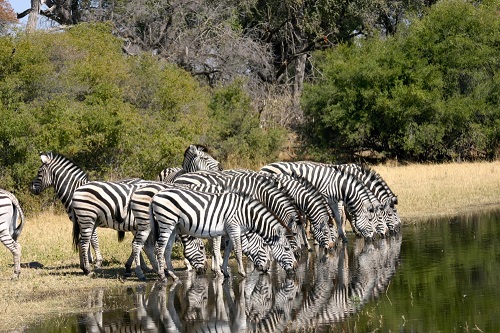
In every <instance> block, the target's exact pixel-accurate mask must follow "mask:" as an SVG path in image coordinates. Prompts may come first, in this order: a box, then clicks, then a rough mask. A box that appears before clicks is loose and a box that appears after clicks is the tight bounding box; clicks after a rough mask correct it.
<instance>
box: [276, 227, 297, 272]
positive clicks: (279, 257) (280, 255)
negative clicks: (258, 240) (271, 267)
mask: <svg viewBox="0 0 500 333" xmlns="http://www.w3.org/2000/svg"><path fill="white" fill-rule="evenodd" d="M285 232H286V231H285ZM280 234H281V235H280ZM294 237H295V236H294V235H289V234H288V235H285V234H283V231H281V232H279V234H277V235H275V237H274V241H273V242H271V244H270V248H271V253H272V255H273V257H274V259H276V261H277V262H278V264H279V265H280V266H281V267H282V268H283V269H284V270H285V272H286V273H287V274H293V273H295V270H296V269H297V267H298V263H297V260H296V259H295V255H294V253H293V250H292V249H291V247H290V243H289V241H290V240H291V239H293V238H294Z"/></svg>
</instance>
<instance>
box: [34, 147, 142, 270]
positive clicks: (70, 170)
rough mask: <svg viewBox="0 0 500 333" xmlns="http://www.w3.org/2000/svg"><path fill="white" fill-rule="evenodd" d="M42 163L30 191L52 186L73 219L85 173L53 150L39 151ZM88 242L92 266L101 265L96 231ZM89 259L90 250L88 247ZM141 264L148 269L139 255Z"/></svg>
mask: <svg viewBox="0 0 500 333" xmlns="http://www.w3.org/2000/svg"><path fill="white" fill-rule="evenodd" d="M40 159H41V161H42V165H41V166H40V168H39V169H38V172H37V175H36V177H35V178H34V179H33V181H32V182H31V185H30V191H31V193H33V194H34V195H39V194H40V193H42V192H43V191H44V190H45V189H46V188H48V187H54V191H55V193H56V196H57V197H58V199H59V200H60V201H61V203H62V204H63V206H64V209H65V210H66V213H67V214H68V216H69V219H70V220H71V221H74V214H73V210H72V200H73V194H74V192H75V190H76V189H77V188H79V187H80V186H82V185H84V184H87V183H88V182H89V179H88V175H87V173H86V172H85V171H84V170H83V169H81V168H80V167H79V166H78V165H76V164H75V163H74V162H73V161H71V160H70V159H68V158H67V157H65V156H63V155H60V154H56V153H53V152H47V153H40ZM138 181H139V180H138V179H137V178H131V179H125V180H122V182H124V183H128V184H133V183H136V182H138ZM124 237H125V233H124V232H123V231H119V232H118V241H122V240H123V238H124ZM90 243H91V245H92V248H93V249H94V253H95V257H96V258H95V262H94V267H96V268H99V267H101V265H102V255H101V251H100V249H99V240H98V238H97V231H96V230H94V231H93V232H92V235H91V238H90ZM88 256H89V259H91V256H92V255H91V251H90V249H89V254H88ZM132 259H133V257H132V256H130V258H129V259H128V261H127V263H126V264H125V271H126V274H129V272H130V266H131V264H132ZM141 266H142V267H143V268H144V269H148V268H147V266H146V265H145V263H144V260H143V259H142V256H141Z"/></svg>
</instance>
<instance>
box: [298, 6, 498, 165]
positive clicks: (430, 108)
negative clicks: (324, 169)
mask: <svg viewBox="0 0 500 333" xmlns="http://www.w3.org/2000/svg"><path fill="white" fill-rule="evenodd" d="M499 7H500V3H499V2H498V1H491V2H489V3H483V4H481V5H473V4H471V3H467V2H463V1H442V2H439V3H438V4H436V5H435V6H433V7H432V8H431V10H430V11H429V14H428V15H426V16H425V17H424V18H422V19H417V18H415V19H412V20H411V21H410V22H409V24H408V26H407V28H406V29H401V32H400V33H399V34H397V35H396V36H395V37H394V38H388V39H386V40H380V39H371V40H360V41H359V42H358V43H355V44H354V45H349V46H347V45H342V46H339V47H338V48H337V49H336V50H335V51H330V52H325V54H320V55H319V56H318V64H317V65H318V67H319V68H320V70H321V72H322V73H323V76H322V78H321V80H318V82H315V83H314V84H309V85H308V86H307V87H306V89H305V92H304V96H303V100H302V102H303V106H304V113H305V115H306V117H307V121H306V126H305V131H304V134H305V136H306V137H307V138H308V139H309V141H310V142H311V144H312V145H313V147H315V149H326V150H328V151H330V152H332V153H333V154H334V157H337V158H339V157H341V156H345V155H352V154H356V153H361V152H363V151H367V150H370V151H374V152H377V153H379V154H382V156H387V157H399V158H406V159H412V160H441V159H446V160H448V159H463V158H465V159H471V158H477V157H479V158H485V157H487V158H493V157H495V153H496V152H497V150H498V146H499V143H500V130H499V127H498V122H499V119H500V103H499V102H500V99H499V98H498V76H499V72H500V60H499V58H498V56H497V55H498V53H499V52H500V20H498V14H497V13H498V8H499ZM330 159H331V157H330Z"/></svg>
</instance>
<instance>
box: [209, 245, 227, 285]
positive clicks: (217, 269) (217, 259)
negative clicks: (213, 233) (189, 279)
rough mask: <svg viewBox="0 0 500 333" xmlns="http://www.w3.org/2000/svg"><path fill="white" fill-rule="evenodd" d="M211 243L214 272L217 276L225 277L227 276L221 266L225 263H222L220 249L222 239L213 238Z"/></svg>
mask: <svg viewBox="0 0 500 333" xmlns="http://www.w3.org/2000/svg"><path fill="white" fill-rule="evenodd" d="M211 242H212V271H213V272H214V273H215V275H217V276H223V275H225V274H224V273H223V272H222V270H221V266H222V265H223V262H222V258H221V255H220V247H221V242H222V237H220V236H219V237H215V238H212V239H211Z"/></svg>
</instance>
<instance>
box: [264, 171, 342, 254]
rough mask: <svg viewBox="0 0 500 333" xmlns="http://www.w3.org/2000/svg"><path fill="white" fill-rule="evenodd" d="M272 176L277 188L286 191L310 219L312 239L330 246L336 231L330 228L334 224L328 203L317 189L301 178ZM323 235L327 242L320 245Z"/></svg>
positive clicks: (335, 239) (336, 234)
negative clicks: (275, 180)
mask: <svg viewBox="0 0 500 333" xmlns="http://www.w3.org/2000/svg"><path fill="white" fill-rule="evenodd" d="M273 177H276V178H277V180H278V182H279V188H280V189H282V190H284V191H285V192H286V193H288V195H290V196H291V197H292V198H293V199H294V200H295V203H296V204H297V206H298V207H299V208H300V209H301V210H302V211H303V212H304V214H305V215H306V216H307V217H308V218H309V219H310V221H311V231H312V233H313V237H314V239H316V241H318V242H319V244H320V246H323V247H325V248H326V247H328V248H332V247H333V245H334V243H335V242H336V241H337V239H338V231H337V229H335V228H331V226H332V225H333V224H334V222H333V217H332V215H331V213H330V210H329V207H328V203H327V202H326V200H325V198H324V197H323V196H322V195H321V193H320V192H319V191H318V189H317V188H316V187H314V186H313V185H312V184H311V183H309V182H308V181H307V180H305V179H303V178H301V179H297V178H294V177H292V176H290V175H285V174H273ZM322 234H323V235H322ZM324 236H326V238H327V244H324V243H323V245H322V238H323V237H324ZM325 245H326V246H325Z"/></svg>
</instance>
